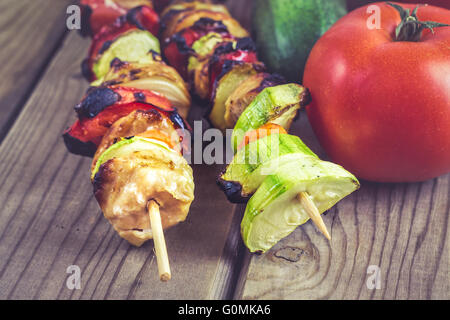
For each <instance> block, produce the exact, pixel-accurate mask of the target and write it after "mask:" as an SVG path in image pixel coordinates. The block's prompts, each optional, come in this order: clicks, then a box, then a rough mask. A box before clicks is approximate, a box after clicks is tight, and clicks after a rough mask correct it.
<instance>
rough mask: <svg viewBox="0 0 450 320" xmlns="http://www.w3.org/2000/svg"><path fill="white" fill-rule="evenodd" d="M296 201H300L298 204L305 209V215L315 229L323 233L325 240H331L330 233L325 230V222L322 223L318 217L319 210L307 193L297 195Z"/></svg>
mask: <svg viewBox="0 0 450 320" xmlns="http://www.w3.org/2000/svg"><path fill="white" fill-rule="evenodd" d="M298 199H299V200H300V203H301V204H302V205H303V207H304V208H305V211H306V213H308V215H309V217H310V218H311V220H312V221H313V222H314V224H315V225H316V226H317V228H318V229H319V230H320V231H321V232H322V233H323V235H324V236H325V238H327V239H328V240H331V236H330V233H329V232H328V230H327V227H326V225H325V222H323V219H322V217H321V216H320V212H319V209H317V207H316V205H315V204H314V202H313V201H312V200H311V197H310V196H309V194H308V193H307V192H300V193H299V194H298Z"/></svg>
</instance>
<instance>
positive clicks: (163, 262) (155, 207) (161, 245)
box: [147, 200, 172, 282]
mask: <svg viewBox="0 0 450 320" xmlns="http://www.w3.org/2000/svg"><path fill="white" fill-rule="evenodd" d="M147 209H148V214H149V216H150V227H151V229H152V234H153V242H154V245H155V253H156V261H157V263H158V271H159V278H160V279H161V281H164V282H165V281H169V280H170V279H171V278H172V274H171V273H170V264H169V256H168V255H167V247H166V240H165V239H164V231H163V228H162V224H161V215H160V213H159V204H158V203H157V202H156V201H155V200H150V201H149V202H148V205H147Z"/></svg>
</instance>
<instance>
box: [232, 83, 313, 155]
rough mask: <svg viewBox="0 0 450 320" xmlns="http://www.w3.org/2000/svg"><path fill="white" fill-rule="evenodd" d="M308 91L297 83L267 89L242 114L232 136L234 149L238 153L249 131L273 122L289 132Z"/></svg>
mask: <svg viewBox="0 0 450 320" xmlns="http://www.w3.org/2000/svg"><path fill="white" fill-rule="evenodd" d="M306 92H307V90H306V89H305V88H304V87H302V86H300V85H298V84H295V83H289V84H283V85H279V86H274V87H269V88H265V89H264V90H263V91H261V92H260V93H259V94H258V95H257V96H256V98H255V99H254V100H253V101H252V103H250V105H249V106H248V107H247V108H246V109H245V110H244V112H242V114H241V116H240V117H239V119H238V121H237V122H236V125H235V127H234V130H233V134H232V136H231V141H232V147H233V150H234V151H235V152H236V150H237V147H238V146H239V145H240V144H241V142H242V139H243V138H244V136H245V134H246V133H247V132H248V131H251V130H255V129H258V128H260V127H261V126H263V125H265V124H266V123H268V122H272V123H275V124H278V125H280V126H282V127H283V128H284V129H286V131H288V130H289V128H290V126H291V123H292V121H293V120H294V118H295V116H296V115H297V111H298V110H299V109H300V108H301V106H302V102H303V101H304V99H305V95H306Z"/></svg>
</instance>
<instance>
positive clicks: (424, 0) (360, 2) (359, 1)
mask: <svg viewBox="0 0 450 320" xmlns="http://www.w3.org/2000/svg"><path fill="white" fill-rule="evenodd" d="M371 2H376V1H373V0H372V1H370V0H347V7H348V9H349V10H353V9H355V8H358V7H362V6H364V5H366V4H368V3H371ZM397 2H403V3H417V4H431V5H433V6H438V7H442V8H447V9H450V1H449V0H397Z"/></svg>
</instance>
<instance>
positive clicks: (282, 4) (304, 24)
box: [252, 0, 347, 82]
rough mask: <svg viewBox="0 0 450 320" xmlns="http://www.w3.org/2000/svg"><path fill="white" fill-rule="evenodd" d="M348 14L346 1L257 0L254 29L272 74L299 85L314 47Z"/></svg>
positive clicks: (262, 56)
mask: <svg viewBox="0 0 450 320" xmlns="http://www.w3.org/2000/svg"><path fill="white" fill-rule="evenodd" d="M346 13H347V10H346V2H345V0H296V1H292V0H256V1H254V10H253V20H252V25H253V30H254V33H255V40H256V45H257V47H258V53H259V56H260V58H261V59H262V61H263V62H264V63H265V64H266V66H267V67H268V69H269V70H270V71H271V72H277V73H280V74H282V75H283V76H284V77H285V78H286V79H287V80H289V81H294V82H300V81H301V80H302V77H303V69H304V67H305V64H306V60H307V58H308V56H309V52H310V51H311V49H312V47H313V45H314V44H315V42H316V41H317V39H319V37H320V36H321V35H322V34H324V33H325V31H327V30H328V29H329V28H330V27H331V26H332V25H333V24H334V23H335V22H336V21H337V20H338V19H339V18H341V17H343V16H344V15H345V14H346Z"/></svg>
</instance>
